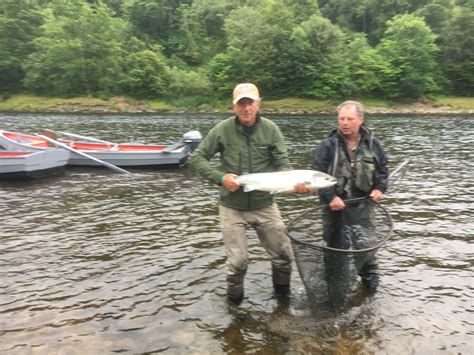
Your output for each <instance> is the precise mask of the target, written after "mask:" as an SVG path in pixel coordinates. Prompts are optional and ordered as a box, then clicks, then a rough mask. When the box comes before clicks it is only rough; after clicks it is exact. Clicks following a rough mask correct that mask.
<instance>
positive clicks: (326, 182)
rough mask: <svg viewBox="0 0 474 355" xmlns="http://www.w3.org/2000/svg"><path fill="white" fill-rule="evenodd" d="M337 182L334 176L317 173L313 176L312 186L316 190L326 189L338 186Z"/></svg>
mask: <svg viewBox="0 0 474 355" xmlns="http://www.w3.org/2000/svg"><path fill="white" fill-rule="evenodd" d="M336 183H337V180H336V178H335V177H334V176H331V175H328V174H325V173H322V172H320V171H317V172H315V173H314V174H313V178H312V181H311V185H312V186H313V187H315V188H316V189H325V188H327V187H331V186H334V185H336Z"/></svg>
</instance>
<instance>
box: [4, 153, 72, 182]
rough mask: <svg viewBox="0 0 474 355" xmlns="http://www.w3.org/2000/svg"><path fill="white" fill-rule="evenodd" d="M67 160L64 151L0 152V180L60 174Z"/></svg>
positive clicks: (66, 154)
mask: <svg viewBox="0 0 474 355" xmlns="http://www.w3.org/2000/svg"><path fill="white" fill-rule="evenodd" d="M68 160H69V152H68V151H66V150H64V149H48V150H44V151H36V152H15V151H6V150H0V179H1V180H6V179H16V178H38V177H43V176H48V175H52V174H56V173H59V172H61V171H62V170H63V169H64V166H65V165H66V164H67V162H68Z"/></svg>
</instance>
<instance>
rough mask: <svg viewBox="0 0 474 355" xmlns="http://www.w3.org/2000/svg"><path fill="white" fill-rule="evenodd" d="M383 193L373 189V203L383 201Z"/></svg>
mask: <svg viewBox="0 0 474 355" xmlns="http://www.w3.org/2000/svg"><path fill="white" fill-rule="evenodd" d="M383 197H384V196H383V193H382V191H380V190H377V189H373V190H372V191H371V192H370V198H371V199H372V201H374V202H379V201H381V200H383Z"/></svg>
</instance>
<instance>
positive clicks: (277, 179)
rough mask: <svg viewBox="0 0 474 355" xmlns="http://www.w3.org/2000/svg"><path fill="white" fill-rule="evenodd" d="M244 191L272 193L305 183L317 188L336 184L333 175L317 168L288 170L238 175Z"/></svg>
mask: <svg viewBox="0 0 474 355" xmlns="http://www.w3.org/2000/svg"><path fill="white" fill-rule="evenodd" d="M236 180H237V181H238V182H239V184H241V185H243V186H244V191H245V192H249V191H253V190H260V191H267V192H270V193H272V194H276V193H290V192H294V191H295V185H296V184H299V183H303V184H305V185H306V186H308V187H312V188H314V189H316V190H319V189H323V188H326V187H331V186H333V185H335V184H336V179H335V178H334V177H333V176H330V175H327V174H325V173H322V172H320V171H315V170H287V171H278V172H273V173H255V174H245V175H239V176H237V177H236Z"/></svg>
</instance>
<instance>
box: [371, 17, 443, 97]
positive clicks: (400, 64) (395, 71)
mask: <svg viewBox="0 0 474 355" xmlns="http://www.w3.org/2000/svg"><path fill="white" fill-rule="evenodd" d="M435 40H436V35H435V34H433V32H432V31H431V29H430V28H429V27H428V26H427V25H426V23H425V22H424V20H423V18H421V17H417V16H415V15H412V14H403V15H397V16H395V17H394V18H393V19H391V20H389V21H388V22H387V30H386V31H385V35H384V37H383V39H382V41H381V42H380V44H379V45H378V46H377V51H378V52H379V54H380V55H381V56H382V57H383V58H385V60H386V61H387V62H388V63H390V66H391V68H392V69H391V70H390V75H388V76H386V77H385V78H384V84H383V86H384V89H383V93H384V94H385V95H387V96H389V97H393V98H395V97H400V98H401V97H406V98H417V97H420V96H422V95H427V94H430V93H434V92H437V91H438V90H439V85H438V80H439V68H438V64H437V62H436V57H437V55H438V52H439V48H438V46H437V45H436V44H435Z"/></svg>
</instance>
